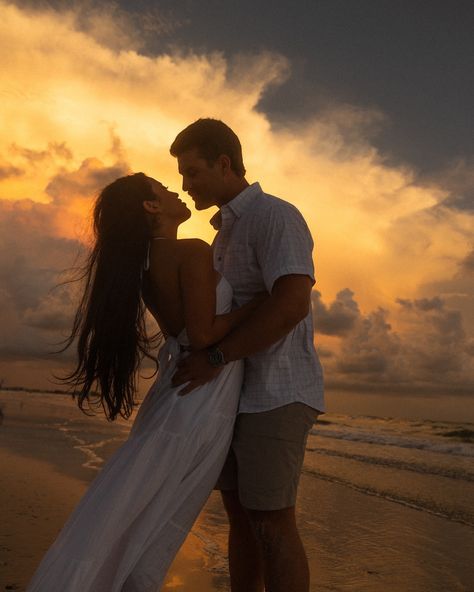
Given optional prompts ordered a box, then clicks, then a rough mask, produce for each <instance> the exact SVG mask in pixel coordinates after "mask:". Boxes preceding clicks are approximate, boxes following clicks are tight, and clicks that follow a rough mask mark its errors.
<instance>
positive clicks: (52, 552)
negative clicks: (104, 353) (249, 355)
mask: <svg viewBox="0 0 474 592" xmlns="http://www.w3.org/2000/svg"><path fill="white" fill-rule="evenodd" d="M183 342H184V343H185V342H186V336H185V335H181V336H179V337H178V339H175V338H168V339H167V341H166V342H165V344H164V346H163V347H162V349H161V351H160V356H159V361H160V375H159V379H158V380H157V381H156V382H155V384H154V385H153V386H152V388H151V389H150V391H149V393H148V395H147V397H146V398H145V400H144V402H143V404H142V406H141V408H140V410H139V413H138V415H137V418H136V420H135V423H134V425H133V427H132V430H131V432H130V436H129V438H128V440H127V441H126V442H125V443H124V444H123V445H122V446H121V447H120V448H119V449H118V450H117V452H116V453H115V454H114V456H112V458H111V459H110V461H109V462H108V463H107V464H106V466H105V467H104V469H103V470H102V471H101V473H100V474H99V475H98V476H97V478H96V479H95V480H94V481H93V482H92V484H91V486H90V488H89V490H88V491H87V492H86V494H85V495H84V497H83V498H82V500H81V501H80V502H79V504H78V506H77V507H76V509H75V510H74V512H73V513H72V515H71V517H70V518H69V520H68V521H67V523H66V525H65V526H64V528H63V530H62V531H61V532H60V534H59V536H58V538H57V539H56V541H55V542H54V544H53V545H52V547H51V548H50V549H49V551H48V552H47V554H46V555H45V557H44V558H43V561H42V562H41V564H40V566H39V568H38V570H37V571H36V573H35V575H34V576H33V579H32V580H31V582H30V584H29V586H28V588H27V592H152V591H153V592H158V590H160V588H161V585H162V583H163V580H164V578H165V575H166V572H167V570H168V568H169V566H170V564H171V562H172V560H173V558H174V557H175V555H176V553H177V552H178V550H179V548H180V546H181V545H182V543H183V542H184V539H185V538H186V535H187V534H188V532H189V530H190V529H191V527H192V525H193V523H194V521H195V519H196V518H197V516H198V514H199V512H200V510H201V508H202V507H203V505H204V503H205V502H206V500H207V498H208V496H209V494H210V492H211V490H212V488H213V486H214V484H215V482H216V480H217V477H218V476H219V473H220V470H221V468H222V465H223V464H224V461H225V458H226V455H227V452H228V449H229V446H230V442H231V439H232V431H233V425H234V420H235V416H236V413H237V408H238V401H239V395H240V388H241V384H242V372H243V366H242V363H241V362H236V363H231V364H228V365H226V366H225V367H224V368H223V370H222V371H221V373H220V374H219V375H218V376H217V378H216V379H215V380H214V381H212V382H211V383H208V384H206V385H204V386H202V387H199V388H198V389H196V390H194V391H193V392H192V393H190V394H189V395H186V396H184V397H180V396H178V394H177V392H178V390H179V389H175V388H173V387H172V386H171V377H172V376H173V374H174V372H175V369H176V364H177V362H178V360H179V359H180V356H181V355H182V354H181V347H180V345H181V344H182V343H183Z"/></svg>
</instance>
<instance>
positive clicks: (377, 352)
mask: <svg viewBox="0 0 474 592" xmlns="http://www.w3.org/2000/svg"><path fill="white" fill-rule="evenodd" d="M0 12H1V15H2V18H1V19H0V55H1V56H2V58H1V61H2V68H1V69H0V88H1V89H2V90H1V95H0V96H1V104H2V134H1V138H0V197H1V202H0V225H1V238H0V241H1V256H0V274H1V277H2V285H1V291H0V304H1V315H2V333H3V332H5V338H4V337H3V336H2V344H1V346H0V374H1V375H2V376H4V377H5V378H6V380H7V382H8V383H10V384H20V383H21V384H25V385H31V384H33V383H35V381H38V380H41V381H42V383H43V384H46V382H47V380H48V372H49V370H50V367H51V361H50V359H45V358H47V343H48V342H51V341H54V340H55V338H57V337H58V335H59V336H60V334H61V333H60V332H61V331H63V332H64V330H65V328H67V326H68V323H69V322H70V314H71V305H70V303H68V302H67V301H66V300H64V298H63V297H62V296H61V295H60V294H55V293H53V294H51V293H49V291H50V288H51V287H52V286H53V285H54V284H55V283H56V282H57V281H58V272H59V271H60V270H61V269H64V268H65V267H68V266H70V265H72V264H73V262H74V256H75V253H76V252H77V249H78V247H79V243H81V242H84V241H85V240H86V239H87V227H88V226H87V225H88V215H89V212H90V208H91V204H92V200H93V199H94V196H95V195H96V194H97V192H98V190H99V189H100V188H101V187H102V186H104V185H105V184H107V183H108V182H109V181H111V180H113V179H114V178H116V177H118V176H121V175H123V174H126V173H128V172H130V171H134V172H137V171H144V172H146V173H147V174H148V175H150V176H153V177H156V178H157V179H159V180H161V181H163V183H165V184H166V185H169V186H170V187H176V188H177V189H180V177H179V175H178V172H177V166H176V162H175V161H174V159H173V158H172V157H171V156H170V155H169V145H170V143H171V142H172V140H173V139H174V137H175V136H176V134H177V133H178V132H179V131H180V130H181V129H182V128H183V127H185V126H186V125H187V124H188V123H190V122H192V121H194V120H195V119H197V118H199V117H203V116H204V117H206V116H207V117H215V118H218V119H222V120H224V121H225V122H226V123H228V124H229V125H230V126H231V127H232V128H233V129H234V130H235V131H236V133H237V134H238V135H239V137H240V139H241V142H242V146H243V150H244V162H245V164H246V167H247V179H248V180H249V182H253V181H259V182H260V183H261V185H262V187H263V189H264V190H265V191H266V192H268V193H273V194H274V195H278V196H280V197H283V198H285V199H287V200H288V201H290V202H292V203H293V204H295V205H296V206H297V207H298V208H299V209H300V210H301V212H302V213H303V215H304V216H305V218H306V219H307V221H308V224H309V226H310V229H311V231H312V233H313V236H314V238H315V245H316V247H315V253H314V255H315V264H316V272H317V280H318V281H317V284H316V286H315V288H316V289H317V290H318V291H319V292H320V294H321V297H318V296H317V295H316V294H315V312H316V315H315V317H316V329H317V344H318V345H320V346H321V353H322V362H323V365H324V366H325V368H326V375H327V378H328V382H329V384H331V382H333V383H334V384H337V385H360V386H361V388H363V387H364V385H367V384H368V383H370V382H374V383H376V384H382V385H388V386H389V387H390V388H391V389H393V390H397V389H398V388H406V387H407V385H408V386H411V387H413V389H416V388H418V387H425V386H430V385H431V386H442V387H447V386H450V387H453V388H456V389H459V390H464V391H469V390H470V389H472V388H473V386H474V364H473V355H474V340H473V335H474V318H473V313H472V311H473V310H474V306H473V305H474V296H473V289H472V288H473V284H474V280H473V278H474V276H473V265H472V254H471V255H470V253H472V248H473V243H472V231H473V219H472V212H471V213H470V212H469V211H467V210H465V209H463V208H460V207H457V206H456V199H457V198H458V197H459V196H458V195H456V194H455V193H450V192H449V191H447V190H446V189H445V188H444V186H443V185H442V184H436V183H434V182H430V183H425V184H424V183H422V182H420V181H418V180H417V178H416V175H415V173H414V171H412V170H410V168H408V167H406V166H404V167H402V166H394V165H390V164H389V163H388V162H387V161H386V160H385V159H384V156H383V154H380V153H379V152H378V151H377V150H376V149H375V148H374V146H373V145H372V143H371V134H372V127H373V125H376V124H377V122H378V121H379V120H380V117H381V114H380V113H379V112H376V111H371V110H366V111H363V110H361V109H360V108H355V107H354V108H352V107H350V106H348V105H343V106H342V105H340V106H338V105H335V107H334V109H333V110H331V111H327V112H325V113H324V114H321V113H319V114H318V115H317V116H316V115H315V116H314V117H312V118H310V119H309V120H307V121H306V122H305V123H304V125H302V124H288V125H285V124H283V123H280V124H278V125H276V124H275V123H274V122H272V121H270V120H269V118H268V117H267V116H266V115H265V113H264V112H262V111H260V110H259V109H258V103H259V100H260V98H261V96H262V95H263V94H264V93H265V92H266V91H267V90H268V89H269V87H270V86H271V85H278V84H279V83H281V82H282V81H283V80H284V79H285V77H286V76H287V73H288V70H289V69H291V64H290V63H289V61H288V60H287V59H286V58H285V57H284V56H281V55H276V54H272V53H269V52H267V53H260V54H255V55H251V54H247V55H246V56H243V57H242V58H241V59H240V61H239V63H238V64H235V63H234V64H233V65H232V68H231V67H230V65H229V63H228V61H227V60H226V58H225V57H224V56H223V55H221V54H209V55H207V54H198V53H196V54H190V53H184V52H180V51H179V48H178V47H177V48H176V51H175V53H163V54H160V55H155V56H149V55H141V54H140V53H139V52H138V51H137V50H135V49H133V48H130V49H128V50H124V49H117V48H116V44H115V43H114V35H115V34H116V31H117V29H116V28H114V27H113V26H112V25H113V23H108V24H107V26H108V27H109V28H108V29H107V30H105V25H103V27H104V30H102V31H100V35H99V34H98V31H97V29H95V30H93V31H92V30H88V29H87V28H84V27H82V28H81V27H79V25H78V22H77V20H76V18H75V16H74V12H72V11H69V12H62V13H60V12H57V11H54V10H43V11H39V10H36V11H31V10H27V9H21V8H18V7H17V6H15V5H13V4H9V3H5V2H1V1H0ZM96 25H97V23H96ZM97 26H98V25H97ZM130 26H132V25H130ZM132 33H133V31H132V32H131V34H132ZM131 36H133V35H131ZM99 39H100V41H99ZM183 197H184V198H185V199H187V201H188V203H189V204H191V200H190V199H189V198H188V196H187V195H183ZM210 215H211V213H210V212H209V211H205V212H200V213H197V212H195V211H194V210H193V216H192V218H191V220H190V221H189V222H188V223H186V224H185V225H184V226H183V228H182V236H199V237H201V238H204V239H205V240H208V241H211V240H212V237H213V229H212V228H211V227H210V225H209V224H208V220H209V218H210ZM351 293H352V296H351ZM382 309H383V310H382ZM53 318H55V319H56V321H58V322H57V324H56V325H55V324H51V325H50V326H48V321H47V319H53ZM58 319H59V320H58ZM59 321H61V322H59ZM58 331H59V332H58ZM377 360H378V362H377ZM371 361H372V362H371ZM441 361H442V362H443V363H441ZM371 364H372V365H371ZM443 364H444V365H443Z"/></svg>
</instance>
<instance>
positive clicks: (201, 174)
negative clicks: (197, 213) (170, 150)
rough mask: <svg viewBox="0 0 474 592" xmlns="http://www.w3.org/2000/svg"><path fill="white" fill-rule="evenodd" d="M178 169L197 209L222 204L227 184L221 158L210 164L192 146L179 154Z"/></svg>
mask: <svg viewBox="0 0 474 592" xmlns="http://www.w3.org/2000/svg"><path fill="white" fill-rule="evenodd" d="M178 171H179V174H180V175H181V176H182V177H183V191H186V192H187V193H188V194H189V195H190V196H191V198H192V200H193V201H194V204H195V206H196V210H206V209H207V208H210V207H211V206H214V205H220V204H221V200H222V198H223V196H224V195H225V190H226V184H225V174H224V172H223V170H222V167H221V164H220V161H219V159H218V160H217V161H216V162H215V163H214V164H211V165H210V164H208V162H207V160H206V159H204V158H203V157H202V156H201V155H200V154H199V152H198V150H197V149H196V148H192V149H191V150H187V151H186V152H183V153H182V154H181V155H180V156H178Z"/></svg>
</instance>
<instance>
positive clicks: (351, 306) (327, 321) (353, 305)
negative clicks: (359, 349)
mask: <svg viewBox="0 0 474 592" xmlns="http://www.w3.org/2000/svg"><path fill="white" fill-rule="evenodd" d="M353 296H354V292H352V291H351V290H349V289H347V288H346V289H344V290H341V291H340V292H338V294H337V295H336V300H335V301H334V302H332V303H331V304H330V305H329V306H326V305H325V304H324V302H323V301H322V300H321V293H320V292H318V291H317V290H314V291H313V293H312V306H313V313H314V322H315V330H316V331H317V332H318V333H322V334H323V335H345V334H347V333H348V332H349V331H350V330H351V329H352V328H353V326H354V323H355V321H356V320H357V319H358V317H359V316H360V311H359V306H358V304H357V302H356V301H355V300H354V298H353Z"/></svg>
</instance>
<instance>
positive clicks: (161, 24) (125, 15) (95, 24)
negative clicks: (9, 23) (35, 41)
mask: <svg viewBox="0 0 474 592" xmlns="http://www.w3.org/2000/svg"><path fill="white" fill-rule="evenodd" d="M14 4H16V5H17V6H19V7H20V8H26V9H28V10H30V11H33V12H41V13H43V14H44V13H45V12H47V11H54V12H61V13H63V14H64V15H65V16H66V15H67V16H68V17H74V20H75V25H76V27H77V29H78V30H82V31H84V32H86V33H87V34H88V35H90V36H91V37H93V38H94V39H95V40H96V41H97V42H98V43H105V44H106V45H108V46H109V47H113V48H114V49H118V50H120V49H123V50H129V49H134V50H140V51H143V50H144V49H146V47H147V46H148V45H149V44H152V43H153V40H156V39H157V38H158V39H159V38H161V37H163V36H169V35H172V34H174V33H175V31H176V30H177V29H179V28H180V27H181V26H182V25H183V21H182V19H181V18H179V17H178V16H177V14H175V11H174V10H171V9H169V8H166V7H165V6H161V5H160V6H157V5H156V4H157V3H156V2H153V1H150V2H140V1H139V0H137V1H136V2H133V3H131V4H128V5H127V6H123V4H124V3H122V2H115V1H113V0H102V1H101V2H94V1H93V0H15V1H14Z"/></svg>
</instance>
